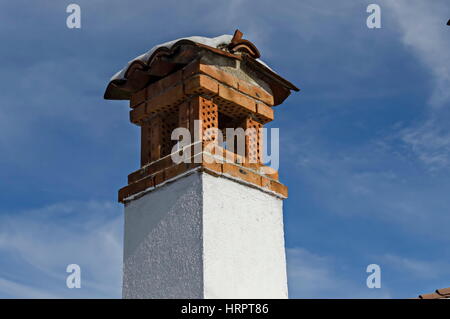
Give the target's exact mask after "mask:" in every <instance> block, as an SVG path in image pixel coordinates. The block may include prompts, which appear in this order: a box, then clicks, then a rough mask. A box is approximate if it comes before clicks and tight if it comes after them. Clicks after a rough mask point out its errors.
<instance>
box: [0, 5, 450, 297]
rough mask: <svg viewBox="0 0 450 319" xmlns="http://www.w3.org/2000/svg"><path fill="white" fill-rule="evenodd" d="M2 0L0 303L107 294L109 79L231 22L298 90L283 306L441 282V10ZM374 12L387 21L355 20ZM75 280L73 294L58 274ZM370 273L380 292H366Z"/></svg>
mask: <svg viewBox="0 0 450 319" xmlns="http://www.w3.org/2000/svg"><path fill="white" fill-rule="evenodd" d="M75 2H76V3H77V4H79V5H80V6H81V9H82V12H81V13H82V28H81V29H80V30H71V29H68V28H67V27H66V17H67V13H66V12H65V11H66V10H65V9H66V6H67V5H68V4H69V3H70V2H66V1H45V0H39V1H33V2H30V1H23V0H15V1H5V0H3V1H1V2H0V41H1V43H2V45H1V48H0V61H1V63H2V76H1V78H0V82H1V87H2V90H1V94H0V202H1V204H0V297H6V298H8V297H19V298H30V297H31V298H46V297H62V298H78V297H88V298H104V297H112V298H118V297H120V295H121V291H120V285H121V265H122V259H121V258H122V236H123V234H122V227H123V222H122V218H123V215H122V207H121V205H120V204H118V203H116V201H115V200H116V195H117V190H118V189H119V188H120V187H122V186H123V185H125V183H126V176H127V174H128V173H129V172H131V171H133V170H135V169H136V168H138V165H139V154H138V152H139V149H138V147H139V145H138V143H139V132H138V128H137V127H135V126H133V125H131V124H130V123H129V122H128V109H127V108H128V106H127V103H126V102H124V101H104V100H103V99H102V97H103V92H104V89H105V86H106V84H107V82H108V80H109V78H110V77H111V76H112V75H113V74H114V73H115V72H116V71H118V70H119V69H120V68H122V67H123V66H124V65H125V63H126V62H127V61H128V60H130V59H132V58H133V57H135V56H137V55H139V54H141V53H143V52H145V51H146V50H148V49H149V48H151V47H152V46H153V45H155V44H157V43H161V42H165V41H168V40H172V39H176V38H179V37H184V36H191V35H202V36H217V35H221V34H225V33H228V34H230V33H232V32H233V31H234V30H235V29H236V28H239V29H240V30H241V31H243V32H244V35H245V37H246V38H248V39H249V40H251V41H252V42H254V43H255V44H256V45H257V47H258V48H259V49H260V52H261V53H262V58H263V60H264V61H265V62H267V63H268V64H269V65H270V66H271V67H272V68H273V69H275V70H276V71H278V72H279V73H280V74H282V75H283V76H284V77H286V78H287V79H289V80H290V81H292V82H293V83H295V84H297V85H298V86H299V87H300V88H301V89H302V91H301V92H300V93H295V94H293V95H292V96H291V97H290V98H288V100H287V101H286V102H285V103H284V104H283V105H282V106H279V107H277V109H276V120H275V121H274V122H273V123H272V124H271V126H272V127H279V128H280V138H281V145H280V149H281V168H280V178H281V180H282V181H283V182H284V183H285V184H286V185H288V186H289V190H290V197H289V199H287V200H286V201H285V206H284V207H285V209H284V213H285V231H286V246H287V257H288V277H289V290H290V297H292V298H316V297H321V298H409V297H415V296H417V295H418V294H419V293H427V292H432V291H434V290H435V289H436V288H443V287H450V252H449V250H448V247H449V245H450V236H449V231H448V230H449V229H450V196H449V193H450V179H449V177H450V130H449V124H448V123H449V120H450V90H449V86H450V63H449V61H450V27H447V26H445V23H446V21H447V20H448V19H449V18H450V4H449V3H448V1H445V0H442V1H438V0H436V1H426V0H422V1H419V0H410V1H406V0H395V1H394V0H383V1H381V0H380V1H354V0H352V1H350V0H348V1H323V0H319V1H318V0H314V1H313V0H292V1H277V2H276V4H275V3H274V2H272V1H267V0H260V1H233V0H230V1H189V3H188V2H187V1H186V2H181V1H127V2H124V1H117V0H109V1H106V0H95V1H87V0H83V1H82V0H78V1H75ZM370 3H377V4H379V5H380V7H381V10H382V28H381V29H376V30H369V29H368V28H367V27H366V23H365V21H366V18H367V16H368V13H366V7H367V5H368V4H370ZM71 263H77V264H79V265H80V266H81V269H82V288H81V289H68V288H67V287H66V284H65V280H66V275H67V274H66V272H65V269H66V266H67V265H68V264H71ZM372 263H376V264H379V265H380V266H381V270H382V288H380V289H368V288H367V287H366V277H367V275H368V274H367V273H366V272H365V270H366V267H367V265H368V264H372Z"/></svg>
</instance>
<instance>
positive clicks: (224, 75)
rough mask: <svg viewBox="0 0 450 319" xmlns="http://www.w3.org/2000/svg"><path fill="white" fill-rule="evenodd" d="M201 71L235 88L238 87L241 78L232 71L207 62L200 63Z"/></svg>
mask: <svg viewBox="0 0 450 319" xmlns="http://www.w3.org/2000/svg"><path fill="white" fill-rule="evenodd" d="M200 71H201V72H202V73H204V74H207V75H209V76H210V77H212V78H214V79H216V80H217V81H219V82H222V83H224V84H226V85H229V86H231V87H233V88H235V89H237V88H238V82H239V79H238V78H237V77H236V76H234V75H233V74H231V73H228V72H226V71H223V70H220V69H219V68H217V67H215V66H212V65H207V64H200Z"/></svg>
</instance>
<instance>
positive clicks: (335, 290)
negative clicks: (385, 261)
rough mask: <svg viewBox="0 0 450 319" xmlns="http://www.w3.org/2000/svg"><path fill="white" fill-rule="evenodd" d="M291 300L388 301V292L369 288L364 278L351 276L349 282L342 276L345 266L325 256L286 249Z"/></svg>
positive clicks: (301, 250)
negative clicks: (358, 299)
mask: <svg viewBox="0 0 450 319" xmlns="http://www.w3.org/2000/svg"><path fill="white" fill-rule="evenodd" d="M287 260H288V278H289V281H288V282H289V296H290V298H308V299H309V298H352V299H353V298H390V297H391V296H390V293H389V289H388V288H386V287H383V288H381V289H369V288H367V286H366V282H365V280H364V277H365V276H366V273H365V269H364V268H361V273H362V274H363V275H362V276H358V275H357V274H356V275H355V274H353V276H352V277H353V278H361V281H360V282H358V281H356V280H350V279H348V278H346V276H345V274H343V273H342V272H343V271H342V269H343V268H344V267H340V268H338V267H337V262H336V261H335V260H333V258H331V257H328V256H320V255H316V254H313V253H311V252H309V251H308V250H306V249H303V248H299V247H296V248H290V249H287Z"/></svg>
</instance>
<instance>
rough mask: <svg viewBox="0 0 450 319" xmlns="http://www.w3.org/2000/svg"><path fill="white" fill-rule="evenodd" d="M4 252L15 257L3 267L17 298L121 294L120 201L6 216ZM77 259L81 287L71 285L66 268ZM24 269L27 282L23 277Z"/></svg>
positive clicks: (0, 236)
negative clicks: (12, 261)
mask: <svg viewBox="0 0 450 319" xmlns="http://www.w3.org/2000/svg"><path fill="white" fill-rule="evenodd" d="M0 254H2V255H4V257H1V259H4V260H5V258H9V259H11V260H14V263H12V264H10V263H7V264H6V265H4V266H3V267H2V269H1V270H0V278H1V280H2V281H3V282H4V283H8V287H12V288H14V289H13V290H12V291H16V292H17V295H16V296H17V297H19V296H20V297H21V298H25V297H30V298H32V297H35V296H39V295H42V297H43V298H45V297H49V296H57V297H60V298H64V297H69V298H78V297H81V298H103V297H120V295H121V293H120V292H121V268H122V214H121V210H120V209H119V205H115V204H112V203H109V202H94V201H91V202H86V203H83V202H66V203H59V204H55V205H50V206H47V207H44V208H42V209H34V210H28V211H23V212H12V213H8V214H2V216H1V217H0ZM11 257H12V258H11ZM72 263H75V264H78V265H80V267H81V272H82V281H81V283H82V288H81V289H68V288H67V287H66V283H65V280H66V276H67V275H68V274H67V273H66V272H65V271H66V267H67V265H68V264H72ZM18 269H20V271H18ZM23 273H26V277H25V278H24V279H23V280H26V282H22V280H20V278H21V274H23ZM11 278H15V280H13V279H11ZM44 282H45V286H42V283H44ZM27 289H29V295H27ZM0 292H1V290H0ZM3 293H4V294H5V291H3Z"/></svg>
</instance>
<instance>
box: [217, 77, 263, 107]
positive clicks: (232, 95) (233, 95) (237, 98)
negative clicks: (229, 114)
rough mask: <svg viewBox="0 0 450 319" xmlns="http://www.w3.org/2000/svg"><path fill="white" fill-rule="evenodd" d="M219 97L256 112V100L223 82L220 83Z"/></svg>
mask: <svg viewBox="0 0 450 319" xmlns="http://www.w3.org/2000/svg"><path fill="white" fill-rule="evenodd" d="M219 97H220V98H222V99H224V100H227V101H229V102H232V103H234V104H237V105H239V106H241V107H243V108H245V109H247V110H248V111H250V112H253V113H255V112H256V101H255V100H253V99H252V98H250V97H248V96H246V95H244V94H242V93H239V91H236V90H233V89H232V88H230V87H228V86H225V85H223V84H220V85H219Z"/></svg>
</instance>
